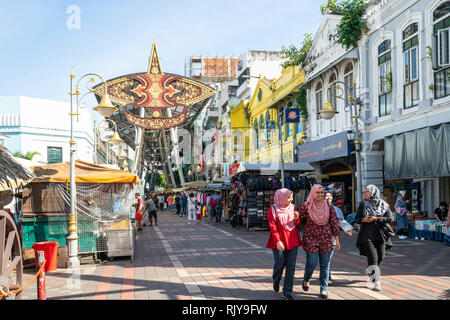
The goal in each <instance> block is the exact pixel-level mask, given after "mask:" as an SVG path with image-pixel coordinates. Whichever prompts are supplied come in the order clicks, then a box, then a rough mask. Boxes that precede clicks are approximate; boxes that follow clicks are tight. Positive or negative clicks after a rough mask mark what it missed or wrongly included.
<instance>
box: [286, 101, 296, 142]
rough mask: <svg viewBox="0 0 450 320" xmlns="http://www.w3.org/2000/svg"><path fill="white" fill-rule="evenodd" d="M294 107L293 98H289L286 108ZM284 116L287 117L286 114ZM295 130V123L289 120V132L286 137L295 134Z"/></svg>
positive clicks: (287, 128) (287, 130)
mask: <svg viewBox="0 0 450 320" xmlns="http://www.w3.org/2000/svg"><path fill="white" fill-rule="evenodd" d="M292 107H293V105H292V100H288V101H287V103H286V108H292ZM284 117H285V118H286V115H285V116H284ZM293 131H294V124H293V123H291V122H287V123H286V132H287V135H286V139H287V138H289V137H291V136H292V135H293V133H294V132H293Z"/></svg>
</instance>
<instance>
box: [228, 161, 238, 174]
mask: <svg viewBox="0 0 450 320" xmlns="http://www.w3.org/2000/svg"><path fill="white" fill-rule="evenodd" d="M238 169H239V163H236V164H233V165H232V166H230V169H228V172H229V174H230V176H234V175H235V174H236V173H237V172H238Z"/></svg>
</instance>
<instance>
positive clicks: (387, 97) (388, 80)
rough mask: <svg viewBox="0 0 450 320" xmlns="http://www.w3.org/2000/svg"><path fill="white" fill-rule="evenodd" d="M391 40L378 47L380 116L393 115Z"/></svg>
mask: <svg viewBox="0 0 450 320" xmlns="http://www.w3.org/2000/svg"><path fill="white" fill-rule="evenodd" d="M391 91H392V71H391V40H384V41H383V42H382V43H381V44H380V45H379V46H378V115H379V116H380V117H382V116H385V115H388V114H390V113H391V102H392V95H391Z"/></svg>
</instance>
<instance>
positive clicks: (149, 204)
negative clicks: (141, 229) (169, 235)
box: [145, 197, 158, 227]
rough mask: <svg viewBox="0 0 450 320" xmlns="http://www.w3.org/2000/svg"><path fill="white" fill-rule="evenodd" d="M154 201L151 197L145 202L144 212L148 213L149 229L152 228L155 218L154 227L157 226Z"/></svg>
mask: <svg viewBox="0 0 450 320" xmlns="http://www.w3.org/2000/svg"><path fill="white" fill-rule="evenodd" d="M155 201H156V199H155V198H153V197H149V198H148V199H147V201H146V202H145V210H146V212H147V213H148V221H149V223H150V227H151V226H153V218H155V226H158V216H157V214H156V211H157V210H156V205H155Z"/></svg>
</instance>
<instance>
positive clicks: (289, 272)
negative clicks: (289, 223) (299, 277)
mask: <svg viewBox="0 0 450 320" xmlns="http://www.w3.org/2000/svg"><path fill="white" fill-rule="evenodd" d="M272 251H273V258H274V260H275V264H274V266H273V275H272V279H273V283H274V284H277V285H279V284H280V281H281V276H282V275H283V270H284V268H285V267H286V273H285V275H284V285H283V295H285V296H286V295H291V294H292V288H293V286H294V273H295V263H296V261H297V251H298V247H294V248H292V249H291V250H284V251H280V250H278V249H272Z"/></svg>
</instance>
